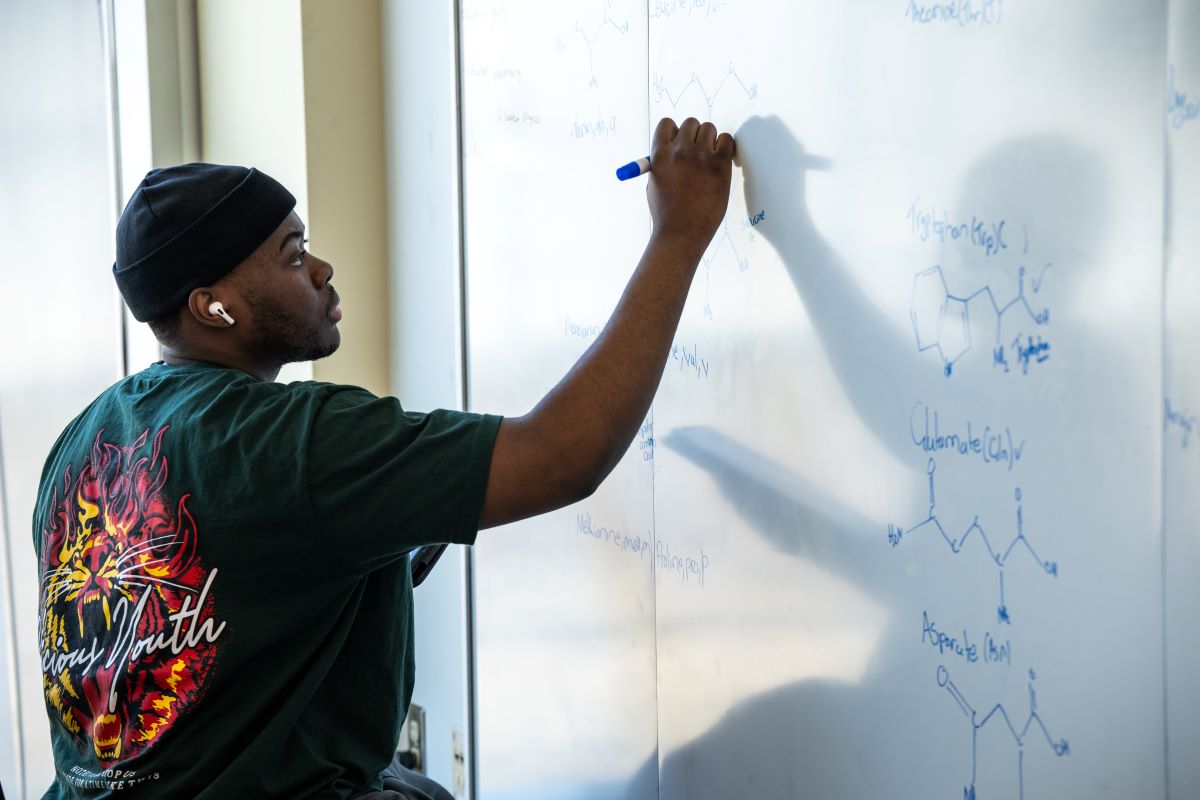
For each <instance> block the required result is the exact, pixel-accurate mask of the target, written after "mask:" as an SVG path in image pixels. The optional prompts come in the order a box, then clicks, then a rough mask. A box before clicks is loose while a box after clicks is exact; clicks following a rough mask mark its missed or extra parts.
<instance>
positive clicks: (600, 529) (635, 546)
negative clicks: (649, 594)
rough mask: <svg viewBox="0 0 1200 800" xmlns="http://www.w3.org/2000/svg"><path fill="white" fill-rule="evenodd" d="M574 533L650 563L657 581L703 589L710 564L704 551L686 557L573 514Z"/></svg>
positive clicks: (664, 544)
mask: <svg viewBox="0 0 1200 800" xmlns="http://www.w3.org/2000/svg"><path fill="white" fill-rule="evenodd" d="M575 530H576V532H577V533H578V534H579V535H581V536H587V537H589V538H591V539H594V540H595V541H596V542H599V543H601V544H604V545H607V546H609V547H611V548H612V549H613V550H615V551H617V552H618V553H621V554H624V555H628V556H630V557H636V558H637V559H638V560H639V561H646V560H647V559H646V556H647V555H649V556H650V559H649V562H650V563H651V564H652V565H653V566H654V568H655V575H656V576H657V577H658V578H670V579H672V580H678V581H679V582H680V583H695V584H696V585H697V586H699V587H701V588H703V587H704V578H705V575H706V574H707V572H708V567H709V564H710V562H711V560H710V559H709V557H708V555H707V554H706V553H705V552H704V548H700V549H699V551H698V552H693V553H688V552H684V551H682V550H678V549H674V548H672V547H671V545H670V544H668V543H667V542H664V541H662V540H661V539H656V538H655V537H653V536H652V535H651V534H649V533H647V534H644V535H643V534H640V533H635V534H627V533H624V532H622V531H620V530H617V529H616V528H607V527H604V526H601V525H595V524H593V522H592V515H591V514H590V513H587V514H576V515H575Z"/></svg>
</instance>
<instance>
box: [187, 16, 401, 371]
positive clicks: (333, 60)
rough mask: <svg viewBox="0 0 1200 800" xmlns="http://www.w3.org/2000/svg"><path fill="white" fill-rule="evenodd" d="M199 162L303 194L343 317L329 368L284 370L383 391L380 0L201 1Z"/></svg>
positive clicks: (303, 213)
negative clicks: (239, 169)
mask: <svg viewBox="0 0 1200 800" xmlns="http://www.w3.org/2000/svg"><path fill="white" fill-rule="evenodd" d="M196 21H197V30H198V37H199V71H200V116H201V125H200V129H201V152H202V154H203V156H202V157H203V159H204V160H206V161H214V162H219V163H228V164H243V165H246V166H254V167H258V168H259V169H261V170H263V171H264V172H266V173H267V174H269V175H271V176H272V177H274V178H276V179H277V180H279V181H280V182H281V183H283V184H284V185H285V186H287V187H288V189H289V190H291V192H292V194H294V195H296V200H297V205H296V212H297V213H298V214H299V215H300V217H301V219H303V220H304V222H305V224H306V225H307V226H308V235H309V238H310V239H311V243H310V246H311V248H312V249H313V251H314V252H316V253H317V254H319V255H320V256H321V257H322V258H325V259H328V260H329V261H331V262H332V263H333V265H334V269H335V275H334V281H333V282H334V285H335V286H336V287H337V290H338V293H339V294H340V295H341V297H342V308H343V310H344V312H345V317H344V318H343V320H342V322H341V324H340V325H339V328H340V329H341V331H342V346H341V349H339V350H338V352H337V353H335V354H334V355H333V356H331V357H330V358H327V359H324V360H321V361H318V362H315V363H313V364H311V365H293V366H290V367H287V368H285V370H284V372H282V373H281V374H280V380H297V379H303V378H308V377H312V378H315V379H317V380H326V381H333V382H338V383H350V384H355V385H359V386H364V387H366V388H368V389H370V390H371V391H373V392H375V393H377V394H386V393H387V392H388V387H389V380H388V321H387V298H388V284H387V229H386V219H387V217H386V211H387V209H386V202H387V194H386V184H385V179H386V169H385V164H384V159H385V149H384V138H383V137H384V132H383V91H382V78H381V70H382V58H381V54H380V39H381V37H380V11H379V0H349V1H347V0H341V1H340V2H339V1H338V0H254V2H250V3H248V2H245V0H199V2H198V3H197V7H196Z"/></svg>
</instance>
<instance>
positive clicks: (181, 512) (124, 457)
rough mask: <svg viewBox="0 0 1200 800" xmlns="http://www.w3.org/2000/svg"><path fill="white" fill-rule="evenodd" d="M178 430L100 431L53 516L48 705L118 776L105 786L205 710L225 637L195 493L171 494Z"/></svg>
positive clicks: (45, 614) (46, 589) (44, 629)
mask: <svg viewBox="0 0 1200 800" xmlns="http://www.w3.org/2000/svg"><path fill="white" fill-rule="evenodd" d="M169 427H170V426H169V425H166V426H163V427H162V428H160V429H159V430H157V431H156V432H154V433H153V435H151V432H150V429H149V428H147V429H146V430H144V431H143V432H142V434H141V435H140V436H138V437H137V438H136V439H135V440H134V441H132V442H114V441H106V440H105V438H104V431H103V430H101V431H99V432H98V433H97V434H96V437H95V440H94V442H93V444H92V447H91V450H90V453H88V454H87V455H86V456H85V457H84V459H83V461H82V463H81V464H77V465H68V466H67V467H66V468H65V470H64V472H63V474H62V475H61V478H60V480H59V481H58V482H57V483H56V484H55V486H54V489H53V491H52V493H51V499H50V508H49V509H47V510H46V511H47V512H48V513H46V514H45V516H44V517H43V519H45V520H46V526H47V527H46V529H45V531H44V533H43V535H42V538H41V542H42V545H41V550H40V553H39V559H40V568H41V595H42V597H41V606H40V609H41V612H40V613H41V618H40V620H39V634H40V638H41V659H42V681H43V687H44V690H45V696H46V702H47V706H48V708H51V709H53V711H52V713H54V714H57V716H58V717H59V719H60V720H61V722H62V724H63V726H64V727H65V729H66V730H67V731H69V732H70V734H71V735H72V736H73V737H74V738H75V739H76V741H77V743H78V744H79V746H80V747H81V749H83V748H90V749H91V750H92V751H93V752H94V756H95V758H96V761H97V762H98V763H99V764H100V765H101V766H102V767H104V768H106V772H102V773H100V774H99V775H96V776H95V777H97V778H101V780H102V782H103V778H105V777H107V778H110V779H111V777H113V774H114V771H113V770H111V769H108V768H110V767H112V766H113V765H116V764H118V763H120V762H124V761H127V760H129V759H132V758H134V757H136V756H138V755H142V754H144V753H145V752H146V751H148V750H150V749H151V748H153V747H154V746H155V744H156V743H157V742H158V741H159V740H160V739H161V738H162V736H163V734H164V733H166V732H167V731H168V730H170V729H171V727H172V726H173V725H175V724H176V723H177V722H178V721H179V719H180V718H181V717H183V716H185V715H186V714H187V711H188V707H189V706H191V705H192V704H194V703H195V702H197V701H198V700H199V699H200V697H201V696H202V695H203V693H204V690H205V685H206V682H207V678H208V676H209V673H210V672H211V670H212V668H213V665H214V663H215V662H216V659H217V657H218V649H219V641H220V638H221V634H222V633H223V631H224V630H225V623H224V622H222V621H220V620H219V619H218V617H217V597H216V594H215V593H214V585H215V583H216V578H217V569H216V568H213V569H206V566H205V564H203V563H202V561H201V559H200V558H199V557H198V555H197V542H198V539H199V536H200V531H199V529H198V526H197V523H196V520H195V519H194V518H193V517H192V515H191V513H190V512H189V511H188V498H189V497H190V494H189V493H182V494H181V495H180V496H179V497H171V496H168V494H167V493H166V492H164V490H163V488H164V486H165V485H166V483H167V476H168V468H169V465H168V463H167V458H166V456H165V455H164V454H163V451H162V444H163V438H164V436H167V435H168V428H169ZM72 467H74V470H73V469H72ZM67 777H68V780H71V781H72V782H77V781H84V782H85V783H86V781H87V780H88V778H91V777H93V776H91V775H83V774H79V775H76V776H67ZM131 777H132V776H131ZM139 777H141V776H139ZM142 779H143V780H144V779H146V778H145V777H142ZM134 780H135V781H136V780H138V778H134ZM77 785H78V784H77ZM93 788H99V787H93ZM106 788H116V787H113V786H108V787H106Z"/></svg>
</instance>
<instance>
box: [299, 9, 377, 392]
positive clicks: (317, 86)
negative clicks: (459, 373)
mask: <svg viewBox="0 0 1200 800" xmlns="http://www.w3.org/2000/svg"><path fill="white" fill-rule="evenodd" d="M301 24H302V29H303V34H304V100H305V127H306V129H307V133H308V162H307V163H308V207H309V213H310V214H311V215H312V234H311V239H312V242H311V244H310V246H311V247H312V248H313V250H314V251H315V252H317V253H319V254H320V255H321V257H322V258H325V259H328V260H329V261H331V262H332V263H333V266H334V270H335V274H334V280H333V282H334V285H335V286H336V287H337V290H338V293H339V294H340V295H341V297H342V308H343V310H344V311H345V317H344V318H343V320H342V322H341V324H340V325H339V326H338V327H339V328H340V329H341V332H342V347H341V349H340V350H338V352H337V353H336V354H334V355H333V356H332V357H331V358H327V359H325V360H323V361H318V362H316V363H314V364H313V377H314V378H316V379H317V380H323V381H331V382H334V383H353V384H358V385H360V386H366V387H367V388H368V389H370V390H371V391H373V392H375V393H376V394H386V393H387V392H388V391H389V380H388V347H387V343H388V284H387V183H386V181H387V170H386V168H385V164H384V158H385V146H384V130H383V77H382V64H383V59H382V55H381V52H380V51H381V40H382V37H381V34H380V25H381V23H380V10H379V2H378V0H353V1H352V2H337V0H302V2H301Z"/></svg>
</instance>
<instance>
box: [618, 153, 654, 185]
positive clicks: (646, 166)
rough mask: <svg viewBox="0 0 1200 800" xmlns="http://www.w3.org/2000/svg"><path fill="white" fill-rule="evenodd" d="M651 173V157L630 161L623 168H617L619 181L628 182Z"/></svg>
mask: <svg viewBox="0 0 1200 800" xmlns="http://www.w3.org/2000/svg"><path fill="white" fill-rule="evenodd" d="M649 171H650V156H646V157H645V158H639V159H638V160H637V161H630V162H629V163H628V164H626V165H625V166H623V167H617V180H622V181H627V180H629V179H630V178H636V177H637V176H639V175H645V174H646V173H647V172H649Z"/></svg>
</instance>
